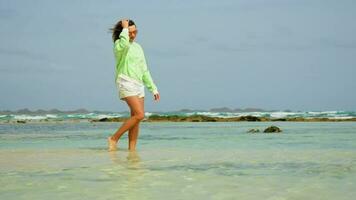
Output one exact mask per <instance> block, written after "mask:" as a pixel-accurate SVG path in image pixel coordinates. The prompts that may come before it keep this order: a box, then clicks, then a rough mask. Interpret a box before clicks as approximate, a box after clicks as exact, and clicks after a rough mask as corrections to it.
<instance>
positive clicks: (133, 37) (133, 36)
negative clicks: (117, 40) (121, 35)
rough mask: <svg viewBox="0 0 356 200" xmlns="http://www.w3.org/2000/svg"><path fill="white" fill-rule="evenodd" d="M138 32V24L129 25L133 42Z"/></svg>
mask: <svg viewBox="0 0 356 200" xmlns="http://www.w3.org/2000/svg"><path fill="white" fill-rule="evenodd" d="M136 34H137V29H136V25H132V26H129V37H130V42H133V41H134V40H135V38H136Z"/></svg>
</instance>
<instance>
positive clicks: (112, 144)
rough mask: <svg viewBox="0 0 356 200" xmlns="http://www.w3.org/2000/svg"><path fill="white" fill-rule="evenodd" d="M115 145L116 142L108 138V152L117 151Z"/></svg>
mask: <svg viewBox="0 0 356 200" xmlns="http://www.w3.org/2000/svg"><path fill="white" fill-rule="evenodd" d="M116 143H117V141H115V140H113V139H111V136H110V137H108V146H109V151H116V150H117V147H116Z"/></svg>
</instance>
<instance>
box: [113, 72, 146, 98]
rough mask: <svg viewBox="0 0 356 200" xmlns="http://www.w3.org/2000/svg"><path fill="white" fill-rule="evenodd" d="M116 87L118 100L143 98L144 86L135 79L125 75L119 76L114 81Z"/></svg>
mask: <svg viewBox="0 0 356 200" xmlns="http://www.w3.org/2000/svg"><path fill="white" fill-rule="evenodd" d="M116 86H117V89H118V93H119V98H120V100H124V98H125V97H128V96H138V97H139V98H142V97H144V96H145V86H144V85H143V84H142V83H140V82H139V81H137V80H136V79H133V78H131V77H128V76H126V75H123V74H120V75H119V77H118V78H117V80H116Z"/></svg>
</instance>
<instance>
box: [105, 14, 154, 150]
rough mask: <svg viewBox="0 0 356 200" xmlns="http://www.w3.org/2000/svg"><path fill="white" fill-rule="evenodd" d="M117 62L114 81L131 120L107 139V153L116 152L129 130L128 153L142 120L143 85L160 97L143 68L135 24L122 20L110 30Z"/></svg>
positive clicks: (143, 61)
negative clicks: (129, 112) (136, 40)
mask: <svg viewBox="0 0 356 200" xmlns="http://www.w3.org/2000/svg"><path fill="white" fill-rule="evenodd" d="M111 30H112V32H113V34H112V38H113V42H114V55H115V59H116V70H115V75H116V76H115V82H116V85H117V88H118V93H119V98H120V99H121V100H123V101H125V102H126V103H127V105H128V106H129V108H130V111H131V117H130V118H129V119H128V120H127V121H125V122H124V123H123V124H122V125H121V127H120V128H119V129H118V130H117V131H116V133H115V134H114V135H112V136H110V137H108V145H109V151H115V150H116V144H117V143H118V141H119V139H120V137H121V136H122V135H123V134H124V133H125V132H126V131H127V130H128V131H129V150H130V151H131V150H135V149H136V143H137V137H138V132H139V124H140V121H141V120H142V119H143V118H144V116H145V112H144V96H145V93H144V92H145V90H144V86H146V87H147V88H148V89H149V90H150V91H151V92H152V93H153V95H154V100H155V101H159V99H160V95H159V93H158V90H157V87H156V85H155V84H154V82H153V80H152V77H151V75H150V72H149V70H148V68H147V65H146V60H145V56H144V53H143V50H142V48H141V46H140V45H139V44H138V43H136V42H134V40H135V38H136V35H137V29H136V25H135V23H134V21H132V20H126V19H124V20H121V21H119V22H118V23H117V24H116V25H115V26H114V28H112V29H111Z"/></svg>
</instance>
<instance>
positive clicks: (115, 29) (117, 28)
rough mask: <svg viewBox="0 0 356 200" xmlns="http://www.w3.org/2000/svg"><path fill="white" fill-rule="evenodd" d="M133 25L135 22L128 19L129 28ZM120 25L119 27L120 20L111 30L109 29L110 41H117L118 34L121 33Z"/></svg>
mask: <svg viewBox="0 0 356 200" xmlns="http://www.w3.org/2000/svg"><path fill="white" fill-rule="evenodd" d="M133 25H135V22H134V21H133V20H131V19H129V26H133ZM122 29H123V28H122V25H121V20H119V21H118V22H117V23H116V24H115V26H114V27H113V28H111V29H110V31H111V32H112V41H113V42H115V41H116V40H118V39H119V36H120V33H121V32H122Z"/></svg>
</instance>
